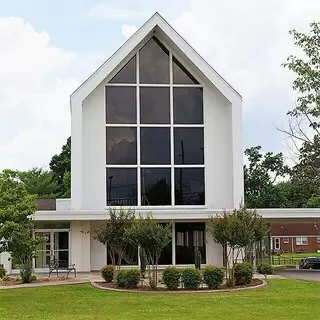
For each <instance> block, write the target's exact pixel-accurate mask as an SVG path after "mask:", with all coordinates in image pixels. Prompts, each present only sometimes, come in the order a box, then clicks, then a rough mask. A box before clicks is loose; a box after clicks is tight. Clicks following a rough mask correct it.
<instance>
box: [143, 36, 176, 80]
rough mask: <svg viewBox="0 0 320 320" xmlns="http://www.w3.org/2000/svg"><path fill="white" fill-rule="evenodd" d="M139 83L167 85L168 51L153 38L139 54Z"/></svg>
mask: <svg viewBox="0 0 320 320" xmlns="http://www.w3.org/2000/svg"><path fill="white" fill-rule="evenodd" d="M139 71H140V83H169V82H170V81H169V51H168V50H167V49H166V48H165V47H164V46H163V45H162V44H161V43H160V41H159V40H158V39H157V38H155V37H153V38H152V39H151V40H150V41H149V42H148V43H147V44H146V45H145V46H144V47H143V48H142V49H141V50H140V52H139Z"/></svg>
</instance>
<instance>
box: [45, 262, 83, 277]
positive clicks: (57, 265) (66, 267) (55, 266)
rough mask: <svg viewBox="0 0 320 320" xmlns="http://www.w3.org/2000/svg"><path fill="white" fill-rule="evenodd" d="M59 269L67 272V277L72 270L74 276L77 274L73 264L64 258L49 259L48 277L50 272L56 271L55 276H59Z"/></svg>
mask: <svg viewBox="0 0 320 320" xmlns="http://www.w3.org/2000/svg"><path fill="white" fill-rule="evenodd" d="M59 271H64V272H67V278H68V276H69V273H70V272H71V271H73V272H74V277H76V276H77V270H76V265H75V264H68V263H67V261H66V260H51V261H50V264H49V277H48V278H50V276H51V273H52V272H56V274H57V277H59Z"/></svg>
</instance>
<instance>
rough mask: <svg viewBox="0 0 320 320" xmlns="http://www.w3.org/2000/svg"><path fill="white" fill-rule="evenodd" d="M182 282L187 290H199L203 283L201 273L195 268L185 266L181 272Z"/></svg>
mask: <svg viewBox="0 0 320 320" xmlns="http://www.w3.org/2000/svg"><path fill="white" fill-rule="evenodd" d="M181 282H182V284H183V287H184V288H185V289H187V290H197V289H198V288H199V286H200V284H201V273H200V271H199V270H198V269H195V268H185V269H183V270H182V272H181Z"/></svg>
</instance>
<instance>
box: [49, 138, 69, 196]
mask: <svg viewBox="0 0 320 320" xmlns="http://www.w3.org/2000/svg"><path fill="white" fill-rule="evenodd" d="M49 166H50V169H51V170H52V172H53V174H54V177H55V179H56V180H57V182H58V192H59V195H60V196H64V195H65V194H68V192H70V185H65V184H64V175H65V174H66V172H71V137H69V138H68V139H67V142H66V144H64V145H63V146H62V151H61V152H60V153H59V154H56V155H54V156H53V157H52V159H51V161H50V164H49ZM68 188H69V189H68Z"/></svg>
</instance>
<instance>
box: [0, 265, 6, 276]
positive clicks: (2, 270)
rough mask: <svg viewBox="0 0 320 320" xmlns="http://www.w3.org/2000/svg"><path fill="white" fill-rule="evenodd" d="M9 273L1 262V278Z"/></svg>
mask: <svg viewBox="0 0 320 320" xmlns="http://www.w3.org/2000/svg"><path fill="white" fill-rule="evenodd" d="M6 274H7V270H6V269H5V268H4V266H3V265H2V264H0V278H3V277H4V276H5V275H6Z"/></svg>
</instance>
